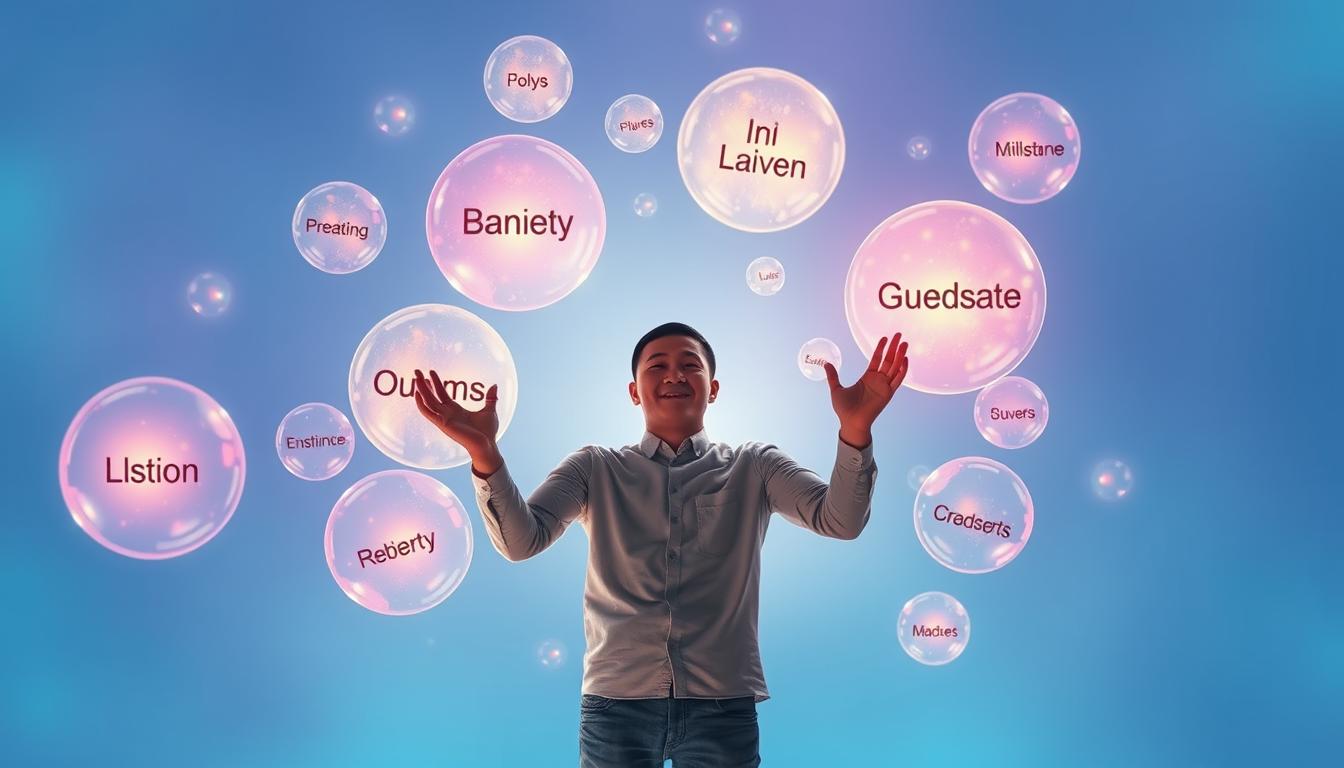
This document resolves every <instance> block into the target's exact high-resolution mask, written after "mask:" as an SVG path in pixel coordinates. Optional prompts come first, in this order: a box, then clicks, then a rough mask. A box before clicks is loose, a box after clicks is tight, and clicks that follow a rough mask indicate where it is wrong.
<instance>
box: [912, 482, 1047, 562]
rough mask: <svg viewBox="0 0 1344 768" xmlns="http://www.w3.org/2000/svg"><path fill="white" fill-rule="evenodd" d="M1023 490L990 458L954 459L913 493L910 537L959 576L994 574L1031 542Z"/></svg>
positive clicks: (1028, 500)
mask: <svg viewBox="0 0 1344 768" xmlns="http://www.w3.org/2000/svg"><path fill="white" fill-rule="evenodd" d="M1034 517H1035V514H1034V511H1033V507H1032V504H1031V494H1029V493H1028V492H1027V486H1026V485H1025V484H1024V483H1023V482H1022V479H1021V478H1019V477H1018V476H1017V475H1016V474H1014V473H1013V471H1012V470H1011V469H1009V468H1007V467H1005V466H1004V465H1002V464H1000V463H999V462H997V461H994V460H993V459H985V458H980V457H978V456H971V457H967V458H962V459H953V460H952V461H949V462H947V463H946V464H943V465H942V466H940V467H938V468H937V469H935V470H934V471H933V472H932V473H931V474H930V475H929V476H928V478H927V479H926V480H925V481H924V484H923V485H921V486H920V488H919V491H918V492H917V493H916V494H915V534H916V535H917V536H918V537H919V543H920V544H923V545H924V549H925V551H927V552H928V553H929V554H930V555H932V556H933V559H934V560H937V561H938V562H940V563H942V564H943V565H945V566H947V567H948V568H951V569H952V570H954V571H959V572H961V573H988V572H990V571H997V570H998V569H1000V568H1002V567H1003V566H1005V565H1007V564H1008V563H1010V562H1012V560H1013V558H1015V557H1017V555H1018V553H1019V552H1021V551H1022V548H1023V547H1025V546H1026V545H1027V539H1029V538H1031V527H1032V520H1033V519H1034Z"/></svg>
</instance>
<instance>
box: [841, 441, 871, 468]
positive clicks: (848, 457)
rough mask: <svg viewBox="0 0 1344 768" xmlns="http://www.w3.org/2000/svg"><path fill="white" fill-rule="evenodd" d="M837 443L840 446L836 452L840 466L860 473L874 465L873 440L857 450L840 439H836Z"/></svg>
mask: <svg viewBox="0 0 1344 768" xmlns="http://www.w3.org/2000/svg"><path fill="white" fill-rule="evenodd" d="M835 442H836V444H837V445H838V446H839V447H838V448H837V449H836V452H835V461H836V464H837V465H838V466H841V467H844V468H845V469H848V470H850V471H853V472H859V471H862V470H864V469H867V468H868V467H869V466H870V465H872V463H873V443H872V441H871V440H870V441H869V442H868V445H865V446H864V447H863V448H855V447H854V446H852V445H850V444H849V443H846V442H845V441H844V440H841V439H839V438H836V441H835Z"/></svg>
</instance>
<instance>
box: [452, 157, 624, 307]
mask: <svg viewBox="0 0 1344 768" xmlns="http://www.w3.org/2000/svg"><path fill="white" fill-rule="evenodd" d="M425 230H426V235H427V236H428V238H429V250H430V252H431V253H433V254H434V260H435V262H437V263H438V265H439V270H440V271H442V272H443V275H444V277H446V278H448V282H449V283H451V284H452V286H453V287H454V288H456V289H457V290H458V291H460V292H461V293H462V294H463V295H464V296H466V297H467V298H469V299H471V300H472V301H475V302H477V303H479V304H484V305H485V306H487V307H491V308H493V309H506V310H514V311H522V310H529V309H537V308H539V307H544V306H547V305H548V304H552V303H554V302H557V301H559V300H560V299H563V298H564V297H565V296H568V295H569V294H570V292H571V291H573V290H574V289H575V288H577V287H578V286H579V285H580V284H581V283H582V282H583V281H584V280H585V279H587V277H588V273H589V272H592V270H593V267H594V266H595V265H596V264H597V259H598V257H599V256H601V255H602V242H603V240H604V239H605V237H606V232H607V214H606V208H605V207H603V203H602V193H601V191H599V190H598V188H597V183H596V182H595V181H593V177H592V176H591V175H589V173H588V170H587V169H586V168H584V167H583V164H582V163H580V162H579V161H578V160H576V159H575V158H574V156H573V155H571V154H569V153H568V152H566V151H565V150H564V149H562V148H560V147H558V146H556V145H555V144H552V143H551V142H549V141H546V140H544V139H538V138H534V137H532V136H496V137H494V138H491V139H486V140H485V141H482V142H479V143H477V144H474V145H472V146H471V147H468V148H467V149H466V150H464V151H463V152H462V153H461V154H459V155H458V156H457V157H455V158H453V161H452V162H450V163H449V164H448V167H446V168H444V169H443V173H442V174H440V175H439V180H438V181H437V182H435V184H434V189H433V190H432V191H431V192H430V195H429V206H428V208H427V210H426V212H425Z"/></svg>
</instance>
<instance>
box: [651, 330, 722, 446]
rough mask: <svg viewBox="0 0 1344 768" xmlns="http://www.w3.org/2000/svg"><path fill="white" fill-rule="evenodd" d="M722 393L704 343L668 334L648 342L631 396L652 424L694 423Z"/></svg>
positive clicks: (652, 425)
mask: <svg viewBox="0 0 1344 768" xmlns="http://www.w3.org/2000/svg"><path fill="white" fill-rule="evenodd" d="M718 393H719V382H717V381H713V380H711V379H710V376H709V362H708V360H707V358H706V356H705V350H704V347H702V346H700V342H698V341H696V340H695V339H692V338H690V337H689V336H664V337H662V338H661V339H654V340H653V341H651V342H649V343H648V344H647V345H645V347H644V350H643V351H642V352H641V353H640V357H639V364H638V365H637V366H636V367H635V380H634V382H632V383H631V384H630V399H631V400H632V401H634V403H635V405H638V406H640V407H641V408H642V409H643V410H644V422H645V424H646V425H648V426H650V427H654V426H663V427H679V426H682V427H687V428H689V427H692V426H696V425H698V424H699V423H700V422H701V421H702V420H703V419H704V416H705V408H707V407H708V405H709V403H712V402H714V398H715V397H716V396H717V395H718Z"/></svg>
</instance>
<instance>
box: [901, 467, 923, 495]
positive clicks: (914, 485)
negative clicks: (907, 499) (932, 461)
mask: <svg viewBox="0 0 1344 768" xmlns="http://www.w3.org/2000/svg"><path fill="white" fill-rule="evenodd" d="M927 479H929V468H928V467H926V466H924V465H923V464H916V465H915V466H913V467H911V468H910V470H909V471H908V472H906V473H905V484H906V485H908V486H910V490H912V491H918V490H919V486H921V485H923V484H924V481H925V480H927Z"/></svg>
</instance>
